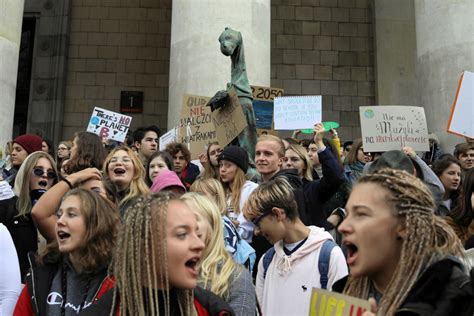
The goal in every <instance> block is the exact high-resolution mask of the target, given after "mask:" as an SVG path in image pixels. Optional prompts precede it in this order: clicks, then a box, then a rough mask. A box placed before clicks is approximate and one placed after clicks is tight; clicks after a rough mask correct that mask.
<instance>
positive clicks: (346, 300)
mask: <svg viewBox="0 0 474 316" xmlns="http://www.w3.org/2000/svg"><path fill="white" fill-rule="evenodd" d="M367 310H368V311H370V304H369V301H365V300H361V299H359V298H355V297H351V296H347V295H343V294H339V293H335V292H330V291H327V290H322V289H316V288H313V291H312V293H311V303H310V307H309V315H310V316H359V315H362V314H363V313H364V312H365V311H367Z"/></svg>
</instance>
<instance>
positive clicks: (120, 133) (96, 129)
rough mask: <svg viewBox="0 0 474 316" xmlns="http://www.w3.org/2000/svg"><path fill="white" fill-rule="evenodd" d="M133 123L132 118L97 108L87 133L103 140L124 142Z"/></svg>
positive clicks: (93, 112)
mask: <svg viewBox="0 0 474 316" xmlns="http://www.w3.org/2000/svg"><path fill="white" fill-rule="evenodd" d="M131 122H132V117H131V116H127V115H123V114H120V113H117V112H112V111H109V110H106V109H102V108H99V107H95V108H94V111H92V115H91V119H90V120H89V125H88V126H87V131H88V132H91V133H94V134H97V135H99V136H100V138H102V139H112V140H115V141H118V142H123V141H124V140H125V137H126V136H127V132H128V128H129V127H130V123H131Z"/></svg>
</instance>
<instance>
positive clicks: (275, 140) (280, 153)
mask: <svg viewBox="0 0 474 316" xmlns="http://www.w3.org/2000/svg"><path fill="white" fill-rule="evenodd" d="M284 158H285V145H284V144H283V141H282V140H281V139H280V138H279V137H276V136H274V135H269V134H267V135H262V136H260V137H259V138H258V140H257V145H256V146H255V165H256V167H257V171H258V173H260V175H261V176H262V182H265V181H268V180H270V179H271V178H272V177H273V176H274V175H275V174H277V173H278V172H279V171H280V169H281V167H282V166H283V160H284Z"/></svg>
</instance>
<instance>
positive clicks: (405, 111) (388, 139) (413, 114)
mask: <svg viewBox="0 0 474 316" xmlns="http://www.w3.org/2000/svg"><path fill="white" fill-rule="evenodd" d="M359 114H360V126H361V128H362V142H363V144H364V151H369V152H370V151H372V152H381V151H387V150H393V149H402V148H403V147H412V148H413V149H414V150H415V151H428V150H429V142H428V128H427V127H426V117H425V109H423V108H422V107H416V106H399V105H395V106H393V105H391V106H380V105H379V106H361V107H359Z"/></svg>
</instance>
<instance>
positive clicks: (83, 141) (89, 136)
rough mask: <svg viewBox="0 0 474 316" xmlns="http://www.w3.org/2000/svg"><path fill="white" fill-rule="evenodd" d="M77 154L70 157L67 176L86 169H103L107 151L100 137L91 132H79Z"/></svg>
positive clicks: (67, 164)
mask: <svg viewBox="0 0 474 316" xmlns="http://www.w3.org/2000/svg"><path fill="white" fill-rule="evenodd" d="M74 139H75V140H76V147H77V148H76V154H75V155H74V157H72V155H70V156H69V160H68V162H66V165H65V166H64V171H65V172H66V173H67V174H72V173H75V172H78V171H81V170H83V169H86V168H91V167H92V168H97V169H99V170H100V169H102V164H103V163H104V159H105V156H106V155H107V151H106V150H105V148H104V146H103V145H102V141H101V140H100V137H99V136H97V135H96V134H93V133H89V132H79V133H77V134H76V135H75V137H74ZM73 146H74V145H73Z"/></svg>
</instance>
